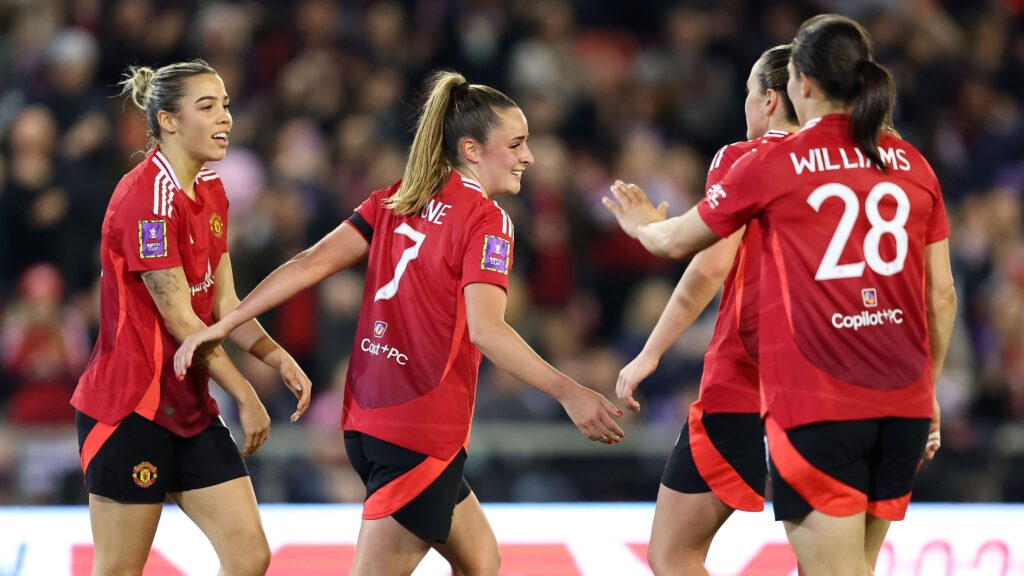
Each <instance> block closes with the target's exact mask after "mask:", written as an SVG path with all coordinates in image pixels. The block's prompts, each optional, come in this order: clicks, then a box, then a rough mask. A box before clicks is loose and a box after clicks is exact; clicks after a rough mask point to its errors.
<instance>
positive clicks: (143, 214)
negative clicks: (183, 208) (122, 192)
mask: <svg viewBox="0 0 1024 576" xmlns="http://www.w3.org/2000/svg"><path fill="white" fill-rule="evenodd" d="M175 208H176V207H175V206H174V204H171V205H170V207H169V208H168V209H166V210H164V211H162V212H166V213H159V214H158V213H154V212H153V211H152V209H149V207H142V206H141V204H140V203H128V202H125V203H124V204H122V205H121V209H120V210H119V214H118V222H119V223H120V224H121V227H122V237H121V250H122V253H123V254H124V258H125V262H126V263H127V265H128V270H130V271H132V272H147V271H149V270H165V269H168V268H174V267H177V266H181V255H180V254H179V253H178V230H179V211H178V210H176V209H175Z"/></svg>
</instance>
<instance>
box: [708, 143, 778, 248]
mask: <svg viewBox="0 0 1024 576" xmlns="http://www.w3.org/2000/svg"><path fill="white" fill-rule="evenodd" d="M760 157H763V154H762V155H760ZM756 158H758V156H756V155H755V153H748V154H745V155H743V156H742V157H740V158H739V159H738V160H736V162H735V163H734V164H733V165H732V167H731V169H729V171H728V173H727V174H726V175H725V177H724V178H723V179H722V180H720V181H719V182H716V183H713V184H712V185H711V186H710V187H709V188H708V190H707V192H706V193H705V195H704V199H702V200H701V201H700V202H698V203H697V212H698V213H699V214H700V217H701V219H702V220H704V223H705V224H707V226H708V228H711V230H712V232H714V233H715V234H717V235H718V237H720V238H725V237H727V236H729V235H730V234H732V233H733V232H735V231H737V230H739V229H740V228H742V227H743V226H745V225H746V224H747V223H748V222H750V221H751V220H753V219H754V218H755V217H756V216H757V214H758V213H759V212H760V210H761V208H762V206H761V203H762V198H761V189H760V188H761V187H760V186H759V185H758V183H757V180H758V179H757V178H755V174H754V172H755V171H756V170H751V166H752V165H756V164H757V163H756V162H755V159H756ZM709 182H710V174H709Z"/></svg>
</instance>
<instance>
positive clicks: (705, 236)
mask: <svg viewBox="0 0 1024 576" xmlns="http://www.w3.org/2000/svg"><path fill="white" fill-rule="evenodd" d="M637 239H638V240H640V243H641V244H643V245H644V248H646V249H647V251H648V252H650V253H651V254H654V255H655V256H662V257H664V258H672V259H675V260H681V259H683V258H686V257H688V256H691V255H693V254H695V253H696V252H698V251H700V250H703V249H705V248H707V247H708V246H711V245H713V244H714V243H716V242H718V241H719V240H720V238H719V237H718V236H717V235H716V234H715V233H714V232H713V231H712V230H711V229H710V228H708V226H707V224H705V223H704V220H703V219H702V218H701V216H700V213H699V212H698V211H697V209H696V208H691V209H690V210H689V211H687V212H686V214H683V215H682V216H676V217H675V218H669V219H668V220H663V221H661V222H654V223H652V224H646V225H643V226H640V227H639V228H638V229H637Z"/></svg>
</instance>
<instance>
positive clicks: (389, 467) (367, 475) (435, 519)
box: [345, 430, 472, 544]
mask: <svg viewBox="0 0 1024 576" xmlns="http://www.w3.org/2000/svg"><path fill="white" fill-rule="evenodd" d="M345 451H346V452H348V459H349V461H350V462H352V467H353V468H355V470H356V472H357V473H358V474H359V477H360V478H362V480H363V484H364V485H366V500H365V502H364V504H363V518H365V519H367V520H374V519H377V518H383V517H385V516H391V517H392V518H394V519H395V520H396V521H397V522H398V523H399V524H401V525H402V526H404V527H405V529H407V530H408V531H410V532H412V533H413V534H415V535H417V536H419V537H420V538H422V539H423V540H425V541H427V542H440V543H442V544H443V543H445V542H447V541H448V533H449V532H450V531H451V528H452V516H453V515H454V514H455V506H457V505H458V504H459V503H461V502H462V501H463V500H465V499H466V498H467V497H468V496H469V495H470V493H471V492H472V490H471V489H470V487H469V483H468V482H466V479H465V478H464V477H463V476H462V470H463V468H464V466H465V463H466V451H465V450H462V449H460V450H459V452H458V453H457V454H455V455H454V456H453V457H452V458H450V459H449V460H447V461H444V460H439V459H437V458H433V457H431V456H427V455H425V454H420V453H419V452H413V451H412V450H408V449H405V448H402V447H401V446H397V445H395V444H392V443H390V442H385V441H384V440H381V439H379V438H376V437H374V436H370V435H369V434H363V433H362V432H356V431H352V430H346V431H345Z"/></svg>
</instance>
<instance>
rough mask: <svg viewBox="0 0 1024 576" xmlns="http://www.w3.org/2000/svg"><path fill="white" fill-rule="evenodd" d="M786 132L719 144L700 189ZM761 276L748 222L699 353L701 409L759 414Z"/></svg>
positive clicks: (757, 234) (753, 225)
mask: <svg viewBox="0 0 1024 576" xmlns="http://www.w3.org/2000/svg"><path fill="white" fill-rule="evenodd" d="M789 135H790V133H789V132H784V131H782V130H769V131H768V132H766V133H765V134H764V136H761V137H760V138H754V139H753V140H747V141H744V142H736V143H734V144H729V145H727V146H723V147H722V149H721V150H719V151H718V154H715V157H714V158H713V159H712V160H711V166H710V167H709V169H708V178H707V185H706V186H705V187H704V189H705V190H709V191H711V190H713V189H714V186H715V184H718V183H720V182H721V181H722V179H723V178H725V175H726V174H728V173H729V169H731V168H732V166H733V164H735V163H736V161H737V160H739V159H740V158H741V157H743V156H744V155H745V154H747V153H748V152H751V151H753V152H756V151H757V149H758V147H759V146H763V145H766V144H769V143H772V142H778V141H780V140H782V139H784V138H787V137H788V136H789ZM760 279H761V227H760V225H759V224H758V223H757V220H752V221H751V222H750V223H748V224H747V229H746V231H745V232H744V233H743V239H742V240H741V241H740V246H739V249H738V250H737V251H736V258H735V260H733V264H732V269H731V270H730V271H729V275H728V276H727V277H726V279H725V284H724V285H723V287H722V301H721V303H720V304H719V306H718V318H717V319H716V320H715V334H714V336H712V337H711V344H710V345H708V351H707V354H705V355H704V375H703V376H702V377H701V381H700V400H701V404H702V405H703V409H704V411H705V412H707V413H709V414H713V413H718V412H733V413H745V412H758V411H759V410H760V408H761V397H760V395H759V394H758V370H757V317H758V284H759V282H760Z"/></svg>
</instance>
